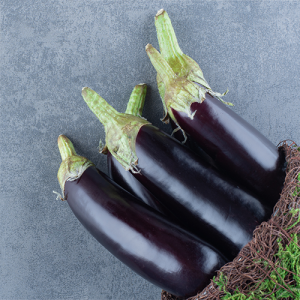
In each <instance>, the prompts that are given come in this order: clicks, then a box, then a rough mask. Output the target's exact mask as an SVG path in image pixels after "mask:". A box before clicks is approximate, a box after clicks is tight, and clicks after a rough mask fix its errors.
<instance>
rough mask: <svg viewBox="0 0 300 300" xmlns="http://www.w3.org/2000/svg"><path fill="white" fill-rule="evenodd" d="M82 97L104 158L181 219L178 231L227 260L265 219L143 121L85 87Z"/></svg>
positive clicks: (264, 212)
mask: <svg viewBox="0 0 300 300" xmlns="http://www.w3.org/2000/svg"><path fill="white" fill-rule="evenodd" d="M82 95H83V98H84V100H85V102H86V103H87V105H88V106H89V108H90V109H91V110H92V111H93V112H94V113H95V114H96V116H97V117H98V118H99V120H100V121H101V123H102V124H103V125H104V128H105V132H106V146H107V147H108V149H109V151H110V153H111V154H112V155H113V156H114V157H115V158H116V159H117V160H118V161H119V162H120V163H121V164H122V166H123V167H124V168H125V169H126V170H130V172H131V173H132V174H133V175H134V176H135V178H136V179H138V180H139V181H140V182H141V183H142V184H143V185H144V186H145V187H146V188H147V189H148V190H150V191H151V192H152V193H153V194H154V196H156V197H157V198H158V199H159V201H160V202H161V203H162V204H163V205H165V207H166V208H167V209H168V210H170V211H171V212H172V213H173V214H174V215H175V216H177V218H178V219H179V220H181V224H180V225H181V226H185V228H186V229H187V230H189V231H191V232H192V233H194V234H196V235H197V236H198V237H200V238H202V239H204V240H206V241H208V242H209V243H210V244H212V245H213V246H214V247H216V248H217V249H219V250H220V251H221V252H222V253H224V254H225V255H226V256H227V257H228V258H229V259H232V258H234V257H235V256H236V255H237V254H238V252H239V251H240V250H241V248H242V247H243V246H244V245H245V244H247V243H248V242H249V241H250V240H251V238H252V233H253V230H254V229H255V227H256V226H257V225H258V224H259V223H261V222H262V221H264V220H266V219H267V218H268V217H269V216H270V211H268V209H266V208H265V207H264V206H263V205H262V204H261V203H260V201H259V200H258V199H256V198H255V197H254V196H253V195H251V194H250V193H247V192H246V191H244V190H242V189H240V188H239V187H238V186H237V185H236V184H235V183H234V182H232V181H228V180H227V178H225V177H224V176H223V175H221V174H219V173H218V172H217V171H216V170H215V168H213V167H212V166H211V165H209V164H208V163H207V162H205V161H203V160H201V159H199V157H198V156H197V155H195V154H194V153H193V152H192V151H190V150H189V149H188V148H187V147H185V146H183V145H182V144H181V143H179V142H178V141H177V140H175V139H174V138H172V137H170V136H169V135H167V134H166V133H164V132H162V131H160V130H159V129H158V128H156V127H154V126H153V125H151V124H150V123H149V122H148V121H147V120H145V119H142V118H139V117H137V116H132V115H128V114H122V113H119V112H117V111H116V110H114V109H113V108H112V107H111V106H110V105H109V104H107V102H106V101H105V100H104V99H103V98H101V97H100V96H99V95H98V94H97V93H96V92H94V91H93V90H91V89H89V88H84V89H83V91H82Z"/></svg>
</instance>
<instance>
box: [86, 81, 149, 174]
mask: <svg viewBox="0 0 300 300" xmlns="http://www.w3.org/2000/svg"><path fill="white" fill-rule="evenodd" d="M140 88H141V87H136V89H135V90H134V91H133V97H132V100H134V99H135V100H136V99H138V101H137V103H141V102H142V101H140V100H141V98H142V97H143V95H144V93H145V90H144V89H145V86H143V87H142V88H141V90H140V91H139V89H140ZM138 95H139V96H138ZM82 97H83V99H84V101H85V102H86V104H87V105H88V107H89V108H90V109H91V111H92V112H93V113H94V114H95V115H96V116H97V118H98V119H99V121H100V122H101V123H102V124H103V125H104V129H105V135H106V136H105V143H106V148H107V150H109V152H110V153H111V154H112V155H113V156H114V157H115V158H116V159H117V160H118V161H119V162H120V163H121V165H122V166H123V167H124V168H125V169H126V170H131V171H132V172H137V171H138V170H137V167H136V165H137V163H138V157H137V155H136V152H135V141H136V137H137V134H138V132H139V130H140V128H141V127H142V126H143V125H146V124H150V123H149V122H148V121H147V120H145V119H142V118H140V117H138V116H134V115H131V114H127V113H125V114H123V113H119V112H117V111H116V110H115V109H114V108H112V107H111V106H110V105H109V104H108V103H107V102H106V101H105V100H104V99H103V98H102V97H100V96H99V95H98V94H97V93H96V92H95V91H93V90H92V89H90V88H87V87H85V88H83V89H82ZM139 105H140V104H139ZM139 105H137V107H139ZM130 106H132V105H130ZM137 110H138V109H137ZM128 111H135V109H132V108H128Z"/></svg>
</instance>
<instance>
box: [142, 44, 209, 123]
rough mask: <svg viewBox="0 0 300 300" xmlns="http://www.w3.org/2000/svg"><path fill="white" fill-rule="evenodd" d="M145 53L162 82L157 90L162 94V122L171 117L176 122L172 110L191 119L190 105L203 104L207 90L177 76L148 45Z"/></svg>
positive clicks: (185, 78)
mask: <svg viewBox="0 0 300 300" xmlns="http://www.w3.org/2000/svg"><path fill="white" fill-rule="evenodd" d="M146 52H147V54H148V56H149V58H150V60H151V63H152V65H153V66H154V68H155V69H156V71H157V73H158V76H159V77H160V78H161V81H162V83H160V85H159V88H160V93H163V103H164V109H165V117H164V119H163V121H168V117H171V118H172V119H173V120H174V121H175V122H176V119H175V117H174V115H173V113H172V109H175V110H177V111H181V112H184V113H186V114H187V115H188V116H189V117H190V118H191V119H193V116H194V113H193V112H192V111H191V104H192V103H194V102H199V103H201V102H203V101H204V100H205V94H206V92H207V89H206V88H204V87H201V86H199V85H198V84H196V83H195V82H193V81H191V80H189V79H187V77H184V76H177V75H176V73H175V72H174V71H173V69H172V68H171V67H170V65H169V64H168V63H167V61H166V60H165V59H164V58H163V57H162V55H161V54H160V53H159V52H158V51H157V50H156V49H155V48H153V46H152V45H150V44H148V45H147V46H146ZM162 90H163V91H162ZM176 123H177V122H176Z"/></svg>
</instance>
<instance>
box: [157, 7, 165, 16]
mask: <svg viewBox="0 0 300 300" xmlns="http://www.w3.org/2000/svg"><path fill="white" fill-rule="evenodd" d="M164 11H165V10H164V9H163V8H162V9H160V10H159V11H158V12H157V14H156V16H155V17H158V16H159V15H162V14H163V13H164Z"/></svg>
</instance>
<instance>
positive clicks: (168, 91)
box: [146, 9, 232, 130]
mask: <svg viewBox="0 0 300 300" xmlns="http://www.w3.org/2000/svg"><path fill="white" fill-rule="evenodd" d="M155 26H156V31H157V38H158V42H159V47H160V51H161V58H160V57H159V55H158V54H157V53H158V52H157V51H156V52H157V53H155V51H154V50H153V49H151V47H149V46H147V47H146V52H147V54H148V56H149V58H150V60H151V63H152V64H153V66H154V68H155V69H156V71H157V86H158V90H159V94H160V96H161V99H162V102H163V105H164V112H165V117H164V119H163V121H168V118H169V117H170V118H171V119H172V120H173V121H174V122H175V123H176V124H177V121H176V119H175V118H174V116H173V113H172V111H171V107H172V109H175V110H178V111H182V112H186V113H187V114H188V116H189V117H190V118H193V116H194V114H193V113H192V112H191V111H190V105H191V104H192V103H193V102H200V103H201V102H202V101H204V100H205V95H206V93H208V94H210V95H212V96H214V97H216V98H217V99H218V100H220V101H221V102H223V103H224V104H227V105H232V104H231V103H229V102H224V101H223V100H222V99H221V97H222V96H224V95H225V94H226V93H227V91H226V92H225V93H224V94H219V93H216V92H213V91H212V90H211V88H210V86H209V84H208V83H207V81H206V80H205V78H204V76H203V73H202V70H201V69H200V67H199V65H198V64H197V63H196V62H195V61H194V60H193V59H192V58H190V57H189V56H187V55H185V54H184V53H183V52H182V51H181V49H180V47H179V45H178V41H177V38H176V35H175V31H174V29H173V26H172V23H171V20H170V18H169V16H168V14H167V12H166V11H164V10H163V9H161V10H159V11H158V13H157V14H156V16H155ZM162 59H163V61H162ZM164 69H166V70H164ZM170 69H171V70H172V71H173V73H174V75H175V78H176V79H175V81H174V80H173V82H172V83H171V84H170V81H171V78H172V76H171V74H172V72H171V71H170ZM174 75H173V77H174ZM195 84H197V86H195ZM199 85H200V86H199ZM185 90H186V91H185ZM177 126H178V124H177ZM178 128H180V127H179V126H178ZM180 129H181V128H180ZM181 130H182V129H181Z"/></svg>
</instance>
